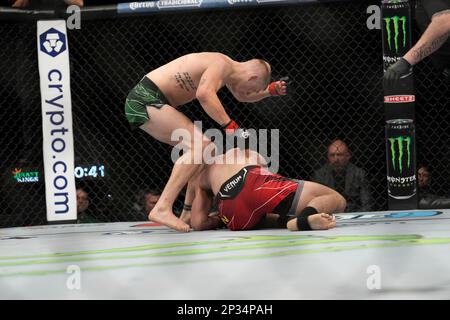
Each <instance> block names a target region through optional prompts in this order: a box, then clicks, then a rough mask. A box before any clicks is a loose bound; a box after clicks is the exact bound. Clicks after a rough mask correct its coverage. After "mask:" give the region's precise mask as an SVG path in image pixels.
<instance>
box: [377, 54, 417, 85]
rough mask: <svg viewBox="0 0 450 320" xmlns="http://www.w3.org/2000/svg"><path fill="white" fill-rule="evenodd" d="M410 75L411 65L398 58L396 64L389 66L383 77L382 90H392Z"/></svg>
mask: <svg viewBox="0 0 450 320" xmlns="http://www.w3.org/2000/svg"><path fill="white" fill-rule="evenodd" d="M410 74H412V65H411V64H410V63H409V62H408V61H406V59H403V58H400V60H398V61H397V62H396V63H394V64H393V65H391V66H390V67H389V68H388V69H387V70H386V72H385V73H384V76H383V85H384V88H385V89H386V88H392V87H393V86H395V85H396V84H397V82H398V80H400V79H403V78H405V77H407V76H409V75H410Z"/></svg>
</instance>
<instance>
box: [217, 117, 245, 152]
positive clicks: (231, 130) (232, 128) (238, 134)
mask: <svg viewBox="0 0 450 320" xmlns="http://www.w3.org/2000/svg"><path fill="white" fill-rule="evenodd" d="M222 129H223V130H224V131H225V133H226V134H228V135H230V136H229V137H231V135H235V136H234V138H233V141H234V143H235V144H234V145H235V146H236V144H237V145H238V146H239V147H244V149H248V148H250V132H249V131H248V130H247V129H243V128H239V126H238V125H237V123H236V122H234V120H230V122H228V123H227V124H225V125H223V126H222ZM236 139H237V140H243V141H244V143H241V144H239V143H238V141H237V140H236ZM242 145H243V146H242Z"/></svg>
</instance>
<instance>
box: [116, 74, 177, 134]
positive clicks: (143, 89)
mask: <svg viewBox="0 0 450 320" xmlns="http://www.w3.org/2000/svg"><path fill="white" fill-rule="evenodd" d="M165 104H169V102H168V100H167V99H166V97H165V96H164V94H163V93H162V92H161V90H159V88H158V87H157V86H156V84H155V83H153V81H151V80H150V79H149V78H147V77H144V78H143V79H142V80H141V81H140V82H139V83H138V84H137V85H136V86H135V87H134V88H133V89H132V90H131V91H130V93H129V94H128V96H127V99H126V100H125V116H126V117H127V120H128V122H129V123H130V124H131V126H132V127H134V128H135V127H139V126H140V125H141V124H143V123H145V122H147V121H148V120H149V117H148V113H147V107H156V108H161V107H162V106H163V105H165Z"/></svg>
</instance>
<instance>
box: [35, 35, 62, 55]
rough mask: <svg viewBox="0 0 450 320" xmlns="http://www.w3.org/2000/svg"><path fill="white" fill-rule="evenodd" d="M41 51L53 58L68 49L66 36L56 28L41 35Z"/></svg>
mask: <svg viewBox="0 0 450 320" xmlns="http://www.w3.org/2000/svg"><path fill="white" fill-rule="evenodd" d="M39 39H40V46H41V51H42V52H44V53H46V54H48V55H49V56H52V57H53V58H54V57H56V56H57V55H59V54H60V53H62V52H64V50H66V36H65V35H64V33H62V32H59V31H58V30H56V29H54V28H50V29H48V30H47V31H46V32H44V33H43V34H41V35H40V37H39Z"/></svg>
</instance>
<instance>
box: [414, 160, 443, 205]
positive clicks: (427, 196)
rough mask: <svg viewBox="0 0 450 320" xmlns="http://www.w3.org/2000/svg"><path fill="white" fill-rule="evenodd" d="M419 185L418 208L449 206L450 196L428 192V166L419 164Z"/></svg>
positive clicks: (429, 186)
mask: <svg viewBox="0 0 450 320" xmlns="http://www.w3.org/2000/svg"><path fill="white" fill-rule="evenodd" d="M417 178H418V185H419V208H421V209H445V208H450V198H446V197H443V196H438V195H436V194H433V193H431V192H430V190H431V173H430V168H429V166H427V165H425V164H420V165H419V166H418V170H417Z"/></svg>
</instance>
